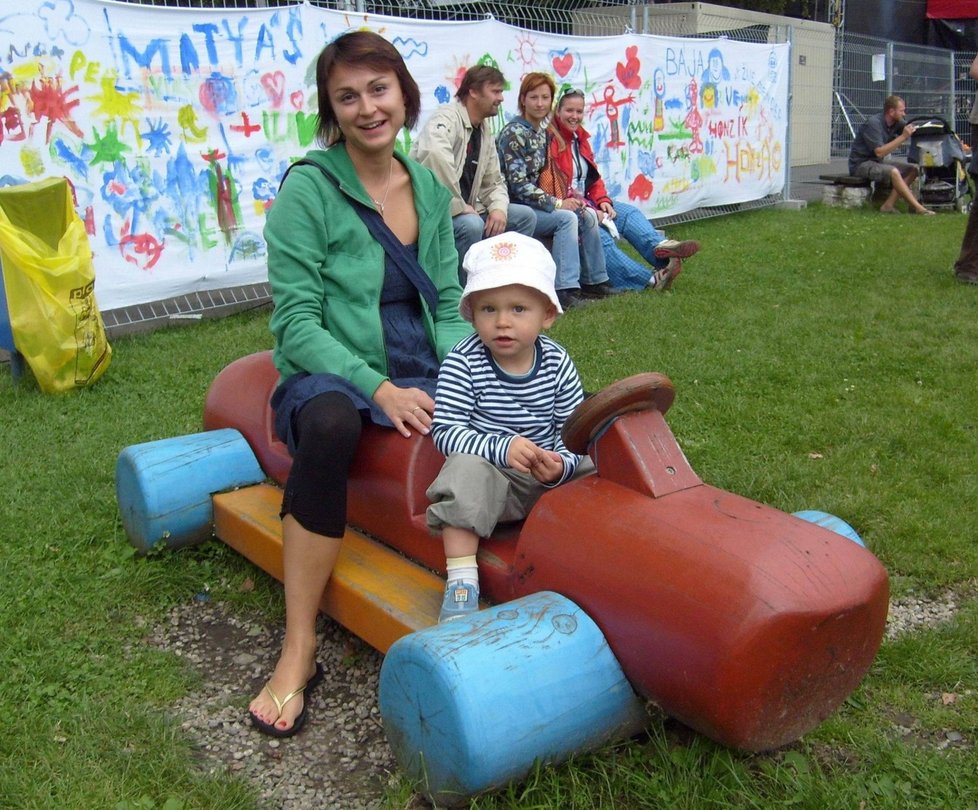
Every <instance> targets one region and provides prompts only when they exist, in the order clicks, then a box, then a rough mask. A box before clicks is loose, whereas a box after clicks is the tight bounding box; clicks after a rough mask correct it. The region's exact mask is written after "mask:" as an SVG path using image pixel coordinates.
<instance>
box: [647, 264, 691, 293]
mask: <svg viewBox="0 0 978 810" xmlns="http://www.w3.org/2000/svg"><path fill="white" fill-rule="evenodd" d="M682 271H683V260H682V259H669V264H667V265H666V266H665V267H663V268H662V269H661V270H656V271H655V273H654V274H653V275H652V278H651V279H650V280H649V286H650V287H652V288H653V289H656V290H660V291H664V290H668V289H669V288H670V287H671V286H672V282H674V281H675V280H676V276H678V275H679V274H680V273H681V272H682Z"/></svg>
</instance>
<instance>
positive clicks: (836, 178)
mask: <svg viewBox="0 0 978 810" xmlns="http://www.w3.org/2000/svg"><path fill="white" fill-rule="evenodd" d="M818 179H819V180H826V181H828V182H829V183H832V185H835V186H846V187H849V188H869V187H870V186H872V182H871V181H870V180H868V179H867V178H865V177H853V176H852V175H851V174H820V175H819V176H818Z"/></svg>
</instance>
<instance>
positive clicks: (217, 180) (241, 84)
mask: <svg viewBox="0 0 978 810" xmlns="http://www.w3.org/2000/svg"><path fill="white" fill-rule="evenodd" d="M11 5H13V4H11ZM16 7H17V9H18V10H17V11H16V12H13V11H7V10H4V11H0V185H7V184H13V183H23V182H30V181H33V180H38V179H41V178H43V177H48V176H51V175H65V176H66V177H68V178H69V180H70V181H71V182H72V184H73V185H74V189H75V193H76V195H77V205H78V211H79V214H80V215H81V216H82V218H83V219H84V220H85V222H86V224H87V227H88V233H89V236H90V239H91V243H92V247H93V250H94V252H95V267H96V295H97V298H98V302H99V306H100V307H101V308H102V309H103V310H109V309H115V308H118V307H122V306H127V305H131V304H138V303H145V302H148V301H155V300H160V299H163V298H168V297H171V296H175V295H180V294H184V293H190V292H194V291H202V290H208V289H216V288H221V287H231V286H235V285H239V284H248V283H254V282H258V281H264V280H265V278H266V273H265V243H264V240H263V239H262V226H263V224H264V216H265V211H266V210H267V209H268V207H269V206H270V205H271V204H272V202H273V200H274V198H275V193H276V190H277V187H278V182H279V180H280V178H281V176H282V174H283V173H284V171H285V168H286V166H287V165H288V164H289V162H290V161H291V160H293V159H295V158H297V157H299V156H301V155H302V154H303V153H304V152H305V151H307V150H308V149H310V148H312V147H314V146H315V143H314V134H315V126H316V87H315V63H316V58H317V56H318V55H319V52H320V50H321V49H322V47H323V46H324V45H325V44H326V43H327V42H329V41H330V40H332V39H334V38H335V37H336V36H338V35H339V34H341V33H343V32H345V31H348V30H350V29H356V28H369V29H372V30H375V31H377V32H378V33H380V34H382V35H383V36H385V37H387V39H389V40H390V41H391V42H393V43H394V44H395V46H396V47H397V48H398V50H399V51H400V52H401V54H402V55H403V56H404V58H405V60H406V62H407V65H408V67H409V68H410V70H411V72H412V74H413V75H414V77H415V78H416V80H417V81H418V84H419V86H420V87H421V98H422V115H421V123H422V124H423V123H424V120H425V118H426V117H427V115H428V114H429V113H430V112H431V110H433V109H434V108H435V107H436V106H437V105H438V104H439V103H444V102H447V101H449V100H450V99H451V98H452V97H453V96H454V94H455V89H456V87H457V83H458V81H459V79H460V77H461V75H462V73H464V71H465V70H466V68H468V67H469V66H471V65H473V64H476V63H491V64H495V65H496V66H498V67H499V68H500V69H501V70H502V71H503V72H504V74H505V75H506V78H507V80H508V82H509V83H510V87H509V88H508V90H507V93H506V100H505V103H504V111H503V112H502V113H501V114H500V116H499V118H498V120H497V121H496V122H495V123H496V128H497V130H498V129H499V128H501V127H502V125H503V123H504V122H505V120H506V119H508V118H509V117H511V116H512V115H514V114H515V113H516V91H517V88H518V87H519V82H520V79H521V78H522V76H524V75H525V74H526V73H529V72H531V71H545V72H548V73H550V74H551V75H552V76H553V77H554V79H555V80H556V82H557V86H558V88H567V87H574V88H577V89H580V90H583V91H584V93H585V95H586V99H587V103H586V108H585V113H586V120H585V122H584V123H585V127H586V128H587V129H588V130H589V131H590V132H591V135H592V143H593V145H594V147H595V154H596V157H597V161H598V164H599V167H600V169H601V172H602V175H603V177H604V179H605V183H606V184H607V186H608V190H609V192H610V193H611V195H612V197H614V198H616V199H624V200H627V201H630V202H632V203H633V204H634V205H638V206H639V207H640V208H642V210H644V211H645V212H646V214H647V215H648V216H649V217H652V218H654V217H662V216H666V215H670V214H678V213H682V212H683V211H689V210H691V209H693V208H697V207H700V206H710V205H722V204H727V203H737V202H744V201H748V200H754V199H759V198H761V197H764V196H766V195H768V194H772V193H777V192H779V191H781V190H782V188H783V187H784V181H785V165H784V155H785V139H786V137H787V104H788V46H787V45H757V44H745V43H741V42H734V41H731V40H727V39H713V40H710V39H678V38H671V37H651V36H639V35H631V34H628V35H622V36H615V37H567V36H558V35H552V34H540V33H536V32H531V31H526V30H523V29H519V28H515V27H513V26H509V25H506V24H503V23H500V22H496V21H494V20H486V21H480V22H476V23H443V22H430V21H419V20H408V19H402V18H393V17H378V16H375V15H356V14H350V13H343V12H336V11H329V10H325V9H319V8H315V7H312V6H308V5H296V6H289V7H285V8H278V9H272V10H268V9H256V10H247V11H241V10H206V11H205V10H188V9H172V8H156V7H151V6H135V5H130V4H124V3H115V2H108V1H107V0H21V2H18V3H17V4H16ZM558 92H559V89H558ZM411 138H412V133H405V134H404V140H403V146H405V147H408V146H409V145H410V141H411Z"/></svg>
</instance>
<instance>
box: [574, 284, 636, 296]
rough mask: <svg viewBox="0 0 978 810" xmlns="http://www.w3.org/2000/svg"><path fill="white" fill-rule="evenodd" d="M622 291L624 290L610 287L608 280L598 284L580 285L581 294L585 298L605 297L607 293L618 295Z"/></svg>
mask: <svg viewBox="0 0 978 810" xmlns="http://www.w3.org/2000/svg"><path fill="white" fill-rule="evenodd" d="M623 292H625V291H624V290H619V289H618V288H617V287H612V286H611V283H610V282H608V281H602V282H601V283H600V284H582V285H581V294H582V295H583V296H584V297H585V298H607V297H608V296H609V295H618V294H619V293H623Z"/></svg>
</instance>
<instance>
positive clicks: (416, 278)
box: [278, 158, 438, 312]
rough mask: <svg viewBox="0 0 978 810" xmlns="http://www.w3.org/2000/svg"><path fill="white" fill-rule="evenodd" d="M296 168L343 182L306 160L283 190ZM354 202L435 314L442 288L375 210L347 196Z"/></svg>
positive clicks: (387, 251) (357, 209)
mask: <svg viewBox="0 0 978 810" xmlns="http://www.w3.org/2000/svg"><path fill="white" fill-rule="evenodd" d="M296 166H315V167H316V168H317V169H319V171H321V172H322V173H323V176H324V177H326V179H327V180H329V181H330V182H331V183H332V184H333V185H334V186H336V187H337V188H339V187H340V181H339V180H338V179H337V178H336V177H335V176H334V175H333V173H332V172H330V171H329V169H327V168H326V167H325V166H323V165H321V164H319V163H317V162H316V161H314V160H307V159H305V158H302V159H301V160H297V161H296V162H295V163H293V164H292V165H291V166H289V168H288V169H286V170H285V174H284V175H282V182H281V183H279V186H278V187H279V190H281V188H282V184H283V183H285V178H286V177H288V176H289V172H290V171H292V169H293V168H294V167H296ZM347 199H348V200H349V201H350V205H351V206H353V210H354V211H356V212H357V215H358V216H359V217H360V219H362V220H363V224H364V225H366V226H367V229H368V230H369V231H370V233H372V234H373V236H374V239H376V240H377V241H378V242H380V245H381V247H383V249H384V252H385V253H386V254H387V255H388V256H390V257H391V259H392V260H393V261H394V263H395V264H396V265H397V266H398V267H399V268H400V269H401V272H402V273H404V275H406V276H407V277H408V279H409V280H410V282H411V283H412V284H413V285H414V287H415V289H416V290H417V291H418V294H419V295H420V296H421V297H422V298H423V299H424V301H425V303H426V304H427V305H428V309H429V310H430V311H431V312H434V311H435V309H436V308H437V306H438V289H437V288H436V287H435V283H434V282H433V281H432V280H431V278H430V277H429V276H428V274H427V273H426V272H425V271H424V269H423V268H422V267H421V265H420V264H419V263H418V260H417V259H416V258H415V257H414V254H413V253H411V251H410V250H408V249H407V248H406V247H405V246H404V245H403V244H402V243H401V240H400V239H398V238H397V236H395V235H394V232H393V231H392V230H391V229H390V228H389V227H388V225H387V223H386V222H384V218H383V217H382V216H381V215H380V214H379V213H378V212H377V211H375V210H374V209H373V208H368V207H367V206H366V205H364V204H363V203H362V202H360V201H359V200H355V199H354V198H353V197H349V196H348V197H347Z"/></svg>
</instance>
